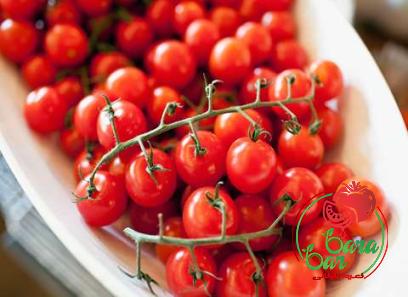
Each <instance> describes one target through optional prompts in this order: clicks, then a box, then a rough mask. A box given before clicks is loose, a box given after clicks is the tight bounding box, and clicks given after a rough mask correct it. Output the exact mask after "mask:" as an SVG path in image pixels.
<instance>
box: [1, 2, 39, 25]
mask: <svg viewBox="0 0 408 297" xmlns="http://www.w3.org/2000/svg"><path fill="white" fill-rule="evenodd" d="M45 3H46V1H45V0H1V1H0V7H1V11H2V13H3V14H4V15H5V16H6V17H10V18H12V19H14V20H29V19H31V18H32V17H34V16H35V15H36V14H37V13H38V12H40V10H41V9H42V8H43V7H44V6H45Z"/></svg>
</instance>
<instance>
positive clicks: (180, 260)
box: [166, 248, 217, 297]
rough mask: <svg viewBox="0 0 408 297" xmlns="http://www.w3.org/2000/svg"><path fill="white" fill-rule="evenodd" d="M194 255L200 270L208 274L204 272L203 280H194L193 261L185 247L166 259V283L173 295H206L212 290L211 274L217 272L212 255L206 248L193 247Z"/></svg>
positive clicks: (185, 296)
mask: <svg viewBox="0 0 408 297" xmlns="http://www.w3.org/2000/svg"><path fill="white" fill-rule="evenodd" d="M195 256H196V260H197V265H198V267H199V268H200V270H201V271H207V272H208V273H209V274H210V275H208V274H204V275H203V280H197V281H195V282H194V280H193V276H192V274H191V269H192V267H193V261H192V259H191V254H190V252H189V251H188V250H187V249H186V248H181V249H179V250H178V251H176V252H175V253H173V254H172V255H171V256H170V257H169V259H168V260H167V265H166V277H167V285H168V287H169V290H170V292H171V293H172V294H173V295H174V296H175V297H192V296H194V297H206V296H208V294H212V292H213V291H214V288H215V282H216V280H215V278H214V277H212V276H211V275H215V274H216V273H217V271H216V270H217V266H216V264H215V262H214V259H213V257H212V256H211V254H210V253H209V252H208V251H207V250H205V249H199V248H196V249H195Z"/></svg>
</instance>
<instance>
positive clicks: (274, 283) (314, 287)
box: [266, 251, 326, 297]
mask: <svg viewBox="0 0 408 297" xmlns="http://www.w3.org/2000/svg"><path fill="white" fill-rule="evenodd" d="M316 275H319V276H320V275H321V272H319V271H313V270H310V269H309V267H307V266H306V264H305V263H304V262H300V261H299V260H298V259H297V258H296V256H295V254H294V253H293V251H290V252H284V253H281V254H280V255H278V256H277V257H276V258H274V259H273V260H272V262H271V263H270V265H269V268H268V272H267V275H266V284H267V286H268V293H269V297H324V296H325V292H326V281H325V279H320V280H314V279H313V276H316Z"/></svg>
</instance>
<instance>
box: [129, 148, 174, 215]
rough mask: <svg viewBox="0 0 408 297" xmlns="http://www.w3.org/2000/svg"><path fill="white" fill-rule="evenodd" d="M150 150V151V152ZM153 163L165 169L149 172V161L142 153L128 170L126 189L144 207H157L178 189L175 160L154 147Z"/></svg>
mask: <svg viewBox="0 0 408 297" xmlns="http://www.w3.org/2000/svg"><path fill="white" fill-rule="evenodd" d="M149 153H150V151H148V154H149ZM152 153H153V164H155V165H161V166H162V167H163V168H164V170H156V171H154V172H153V174H154V178H155V179H156V181H155V180H154V179H153V178H152V177H151V176H150V175H149V174H148V173H147V171H146V168H147V162H146V160H145V157H144V155H143V153H140V154H139V155H138V156H137V157H136V158H135V159H133V161H132V162H131V163H130V164H129V167H128V169H127V171H126V189H127V191H128V193H129V195H130V197H131V198H132V200H133V201H134V202H135V203H136V204H139V205H141V206H143V207H156V206H159V205H161V204H163V203H165V202H166V201H167V200H169V199H170V198H171V197H172V195H173V194H174V191H175V190H176V182H177V174H176V170H175V166H174V163H173V160H172V159H171V158H170V157H169V156H168V155H167V154H166V153H164V152H162V151H160V150H157V149H153V152H152Z"/></svg>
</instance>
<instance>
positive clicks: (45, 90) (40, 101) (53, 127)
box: [24, 87, 67, 133]
mask: <svg viewBox="0 0 408 297" xmlns="http://www.w3.org/2000/svg"><path fill="white" fill-rule="evenodd" d="M66 112H67V106H66V105H65V102H64V101H63V100H62V99H61V97H60V96H58V93H57V92H56V91H55V89H54V88H51V87H42V88H39V89H36V90H34V91H32V92H31V93H30V94H28V96H27V99H26V102H25V104H24V117H25V119H26V121H27V123H28V125H29V126H30V128H31V129H33V130H34V131H36V132H38V133H51V132H54V131H57V130H59V129H60V128H61V127H62V126H63V125H64V118H65V114H66Z"/></svg>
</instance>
